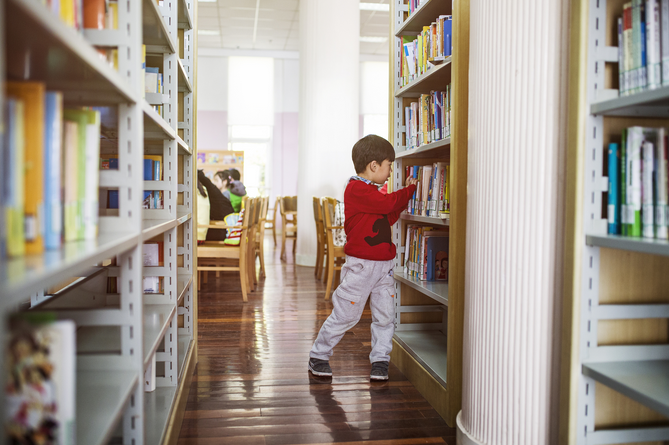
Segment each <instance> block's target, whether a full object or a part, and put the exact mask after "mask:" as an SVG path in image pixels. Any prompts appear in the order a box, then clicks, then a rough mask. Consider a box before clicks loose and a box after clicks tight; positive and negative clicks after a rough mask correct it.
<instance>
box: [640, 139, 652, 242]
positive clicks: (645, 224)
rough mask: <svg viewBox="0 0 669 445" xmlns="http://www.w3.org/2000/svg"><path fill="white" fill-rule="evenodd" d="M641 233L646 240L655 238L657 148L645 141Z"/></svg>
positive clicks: (642, 169) (642, 153) (643, 146)
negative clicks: (654, 184) (654, 180)
mask: <svg viewBox="0 0 669 445" xmlns="http://www.w3.org/2000/svg"><path fill="white" fill-rule="evenodd" d="M641 150H642V152H641V156H642V167H641V217H642V219H641V232H642V235H643V237H644V238H654V237H655V222H654V219H655V205H654V196H653V195H654V190H653V189H654V186H653V179H654V177H655V147H654V145H653V143H652V142H650V141H648V140H645V141H644V142H643V144H642V146H641Z"/></svg>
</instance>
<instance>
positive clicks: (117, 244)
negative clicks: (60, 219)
mask: <svg viewBox="0 0 669 445" xmlns="http://www.w3.org/2000/svg"><path fill="white" fill-rule="evenodd" d="M65 1H68V0H65ZM43 3H44V4H43ZM120 6H121V4H120V3H119V7H120ZM124 8H127V9H126V11H125V13H123V14H119V30H103V31H98V30H82V31H77V30H75V29H72V28H70V27H68V26H67V25H66V24H65V23H64V22H63V21H62V20H61V19H60V17H58V15H57V14H54V13H52V12H51V11H50V10H49V8H48V6H47V5H46V2H41V1H39V0H7V1H6V2H3V3H2V4H0V28H2V29H3V31H4V32H3V34H2V37H0V39H1V43H0V76H1V79H0V80H2V81H3V82H4V81H5V80H31V81H39V82H42V83H44V84H45V85H46V88H47V90H48V91H61V92H62V93H63V98H64V100H63V101H64V107H65V108H74V107H81V106H90V107H100V108H102V109H104V110H106V111H104V112H102V118H103V122H102V124H103V128H105V132H106V133H104V134H103V140H102V142H101V152H102V153H104V154H107V155H117V156H118V159H119V169H118V170H102V171H101V172H100V188H101V189H106V190H119V202H120V208H121V210H115V209H100V220H99V234H98V236H97V237H96V238H95V239H90V240H81V241H74V242H68V243H64V244H63V245H62V247H60V248H59V249H57V250H47V251H45V252H44V253H42V254H36V255H26V256H22V257H17V258H7V257H5V256H4V252H2V253H0V342H3V343H4V341H5V340H6V339H7V334H8V328H7V324H6V323H7V321H6V320H7V316H8V315H11V314H14V313H16V312H17V311H18V310H23V309H22V308H23V307H26V306H27V304H26V303H28V304H29V305H30V307H31V308H30V309H28V310H29V311H32V312H35V313H37V312H40V313H42V312H49V313H50V316H53V317H54V318H55V319H65V320H73V321H75V323H76V325H77V364H76V384H77V393H76V437H77V443H82V444H89V445H98V444H99V445H103V444H107V443H110V442H111V443H134V444H136V445H142V444H152V445H153V444H162V443H170V444H172V443H176V442H177V438H178V433H179V429H180V422H181V419H182V418H183V414H182V412H181V411H183V409H184V406H185V402H186V400H187V398H188V392H189V389H190V380H191V374H192V371H193V369H194V366H195V363H196V361H197V353H196V351H197V290H196V289H197V285H196V284H197V283H196V282H195V278H194V271H195V262H194V261H195V260H194V258H195V241H194V240H195V224H196V223H195V221H194V217H193V215H195V199H194V196H195V181H194V178H195V175H196V170H195V164H196V153H197V149H196V140H195V138H194V133H193V129H194V128H195V127H194V123H195V114H196V113H195V106H196V105H195V90H196V88H197V85H196V81H195V79H196V76H195V54H196V53H197V51H196V42H195V38H196V30H195V29H194V17H196V8H197V2H196V1H194V0H178V1H175V2H163V5H159V4H158V2H156V1H155V0H141V1H129V2H125V3H124ZM122 29H130V30H139V31H140V32H133V33H132V34H131V35H130V36H126V35H124V34H122V32H121V30H122ZM177 42H179V45H177ZM95 45H98V46H104V47H105V48H116V49H118V54H119V56H118V57H119V59H120V60H119V66H122V67H123V69H122V70H121V71H116V70H115V69H114V68H112V67H111V66H110V65H109V64H108V63H106V62H105V61H103V60H102V59H101V58H100V54H99V53H98V52H97V49H96V47H95ZM142 45H145V46H146V54H147V62H149V60H150V63H151V66H155V67H158V68H160V70H161V72H162V73H163V75H164V86H165V91H164V93H163V94H159V95H151V94H148V95H147V96H145V95H144V93H143V91H142V89H141V87H140V85H141V82H140V80H141V76H143V72H142V66H141V65H142V60H141V55H142ZM26 63H29V65H30V70H29V72H27V71H26V69H25V67H26ZM2 90H4V89H2ZM152 104H160V105H170V107H167V106H164V107H163V113H162V115H161V114H159V113H158V112H156V110H155V109H154V108H153V106H152ZM4 105H5V98H4V92H1V91H0V110H4ZM170 110H171V111H170ZM3 112H4V111H0V118H2V119H4V116H3ZM0 122H4V120H2V121H0ZM0 128H2V126H0ZM104 154H103V155H102V156H104ZM145 155H154V156H156V155H157V156H161V159H162V161H161V176H162V180H160V181H143V180H142V178H143V171H142V167H143V165H144V164H143V162H142V160H143V158H144V156H145ZM136 166H140V168H139V169H137V168H136ZM123 167H125V168H123ZM144 190H159V191H162V192H163V193H164V206H163V208H162V209H143V208H142V196H143V191H144ZM0 204H1V203H0ZM1 221H2V220H0V222H1ZM0 225H2V224H0ZM3 229H4V227H3ZM156 240H159V241H161V242H163V244H164V249H163V258H161V261H162V263H163V264H164V265H163V266H152V267H148V266H147V267H144V266H142V265H143V254H144V250H145V248H144V243H145V242H147V241H151V242H155V241H156ZM145 276H146V277H153V276H156V277H161V278H162V280H161V282H162V283H163V286H162V287H163V289H161V291H162V293H160V294H153V293H146V294H144V293H143V286H142V284H143V278H144V277H145ZM110 279H113V280H114V281H112V283H115V286H112V288H115V289H116V290H115V291H110V290H109V284H108V283H109V280H110ZM64 282H66V283H68V284H67V285H66V286H64V284H63V283H64ZM112 292H113V293H112ZM102 300H104V302H103V303H102V304H101V301H102ZM182 319H183V321H182ZM152 362H157V363H158V364H159V365H160V368H161V372H162V369H163V368H164V374H160V373H159V374H158V375H157V376H155V375H152V374H150V373H148V374H147V373H146V371H147V369H149V367H150V364H151V363H152ZM0 368H3V369H0V379H1V380H2V382H3V383H4V382H5V375H4V367H0ZM146 379H155V384H156V389H155V391H150V392H145V389H144V382H145V381H146ZM3 387H4V386H3ZM131 401H132V402H131ZM3 409H4V405H2V406H0V415H1V414H3ZM122 424H123V425H125V427H123V426H121V425H122ZM131 425H132V426H131ZM0 437H5V431H4V422H0Z"/></svg>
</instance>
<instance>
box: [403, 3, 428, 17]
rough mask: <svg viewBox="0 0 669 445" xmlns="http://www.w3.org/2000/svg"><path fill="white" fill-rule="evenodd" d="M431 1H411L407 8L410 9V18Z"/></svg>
mask: <svg viewBox="0 0 669 445" xmlns="http://www.w3.org/2000/svg"><path fill="white" fill-rule="evenodd" d="M428 1H430V0H409V1H408V2H407V3H408V4H407V6H408V7H409V17H411V14H413V13H414V12H416V9H418V8H420V7H421V6H422V5H423V4H424V3H427V2H428Z"/></svg>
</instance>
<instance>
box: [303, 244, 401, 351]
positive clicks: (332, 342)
mask: <svg viewBox="0 0 669 445" xmlns="http://www.w3.org/2000/svg"><path fill="white" fill-rule="evenodd" d="M393 268H394V262H393V261H392V260H390V261H372V260H363V259H360V258H356V257H352V256H347V257H346V263H345V264H344V265H343V266H342V268H341V284H340V285H339V287H337V289H336V290H335V291H334V293H333V294H332V304H333V306H334V307H333V308H332V313H331V314H330V316H329V317H328V319H327V320H325V323H323V326H321V330H320V331H319V332H318V337H316V341H315V342H314V345H313V346H312V347H311V352H310V353H309V356H310V357H313V358H318V359H321V360H329V359H330V356H332V350H333V349H334V347H335V346H337V343H339V341H340V340H341V339H342V337H343V336H344V334H345V333H346V331H348V330H349V329H351V328H352V327H353V326H355V325H356V324H358V321H360V317H361V316H362V311H363V310H364V308H365V303H366V302H367V297H369V296H370V294H371V301H370V307H371V309H372V353H371V354H369V361H370V362H371V363H374V362H388V361H390V351H392V349H393V334H394V333H395V299H394V298H393V297H394V296H395V279H394V278H393Z"/></svg>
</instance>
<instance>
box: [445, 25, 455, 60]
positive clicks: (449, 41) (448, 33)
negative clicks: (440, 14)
mask: <svg viewBox="0 0 669 445" xmlns="http://www.w3.org/2000/svg"><path fill="white" fill-rule="evenodd" d="M452 50H453V17H452V16H448V18H447V19H446V20H444V56H450V55H451V54H452Z"/></svg>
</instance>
